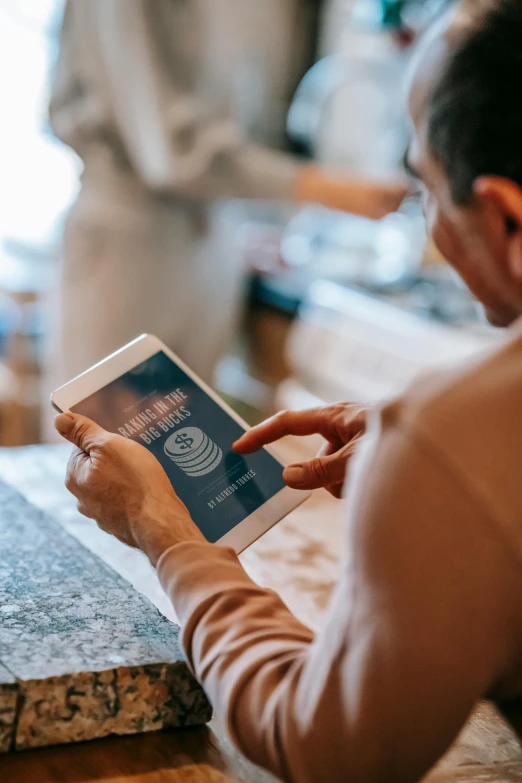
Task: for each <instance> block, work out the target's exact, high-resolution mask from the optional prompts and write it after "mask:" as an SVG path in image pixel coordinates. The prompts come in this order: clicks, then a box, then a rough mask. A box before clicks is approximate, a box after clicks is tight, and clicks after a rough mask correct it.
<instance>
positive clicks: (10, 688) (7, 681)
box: [0, 664, 18, 753]
mask: <svg viewBox="0 0 522 783" xmlns="http://www.w3.org/2000/svg"><path fill="white" fill-rule="evenodd" d="M17 703H18V683H17V682H16V680H15V678H14V677H13V676H12V675H11V673H10V672H8V671H7V669H6V668H5V667H4V666H2V665H1V664H0V753H7V752H8V751H9V750H11V747H12V745H13V735H14V731H15V725H16V715H17Z"/></svg>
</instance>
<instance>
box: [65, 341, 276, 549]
mask: <svg viewBox="0 0 522 783" xmlns="http://www.w3.org/2000/svg"><path fill="white" fill-rule="evenodd" d="M72 410H73V411H74V412H75V413H80V414H82V415H84V416H87V417H89V418H90V419H92V420H93V421H96V422H97V423H98V424H100V425H101V426H102V427H104V429H106V430H109V431H110V432H118V433H119V434H120V435H123V436H124V437H126V438H132V440H135V441H137V442H138V443H141V444H142V445H144V446H145V447H146V448H147V449H149V451H151V452H152V453H153V454H154V456H155V457H157V459H158V460H159V461H160V463H161V464H162V466H163V468H164V469H165V471H166V473H167V475H168V477H169V479H170V481H171V482H172V486H173V487H174V489H175V490H176V492H177V494H178V495H179V497H180V498H181V500H182V501H183V502H184V503H185V505H186V506H187V508H188V510H189V511H190V513H191V515H192V518H193V519H194V522H195V523H196V524H197V525H198V527H199V528H200V530H201V532H202V533H203V535H204V536H205V537H206V538H207V539H208V540H209V541H211V542H212V543H214V542H216V541H218V540H219V539H220V538H222V536H224V535H225V534H226V533H228V532H229V531H230V530H232V529H233V528H234V527H235V526H236V525H238V524H239V523H240V522H242V521H243V520H244V519H246V517H248V516H249V515H250V514H252V513H253V512H254V511H256V510H257V509H258V508H260V507H261V506H262V505H263V504H264V503H265V502H266V501H267V500H269V499H270V498H271V497H273V496H274V495H276V494H277V493H278V492H280V491H281V490H282V489H283V488H284V487H285V486H286V485H285V483H284V481H283V478H282V470H283V469H282V466H281V465H280V463H279V462H277V460H275V459H274V458H273V457H272V456H271V455H270V454H269V453H268V452H267V451H260V452H258V453H257V454H251V455H247V456H240V455H239V454H236V453H235V452H234V451H232V443H234V441H235V440H237V439H238V438H239V437H240V435H242V434H243V432H244V430H243V428H242V427H241V425H240V424H238V423H237V422H236V421H235V420H234V419H232V418H231V417H230V416H229V415H228V413H227V412H226V411H224V410H223V408H221V407H220V406H219V405H218V404H217V403H216V402H215V401H214V400H213V399H212V398H211V397H209V396H208V395H207V394H206V392H205V391H204V390H203V389H202V388H201V387H200V386H198V385H197V383H195V382H194V381H193V380H192V378H190V377H189V376H188V375H187V374H186V373H185V372H184V371H183V370H182V369H181V368H180V367H178V365H177V364H175V363H174V362H173V361H172V359H170V358H169V357H168V356H167V355H166V354H165V353H163V352H159V353H157V354H155V355H154V356H152V357H150V358H149V359H147V360H146V361H145V362H143V363H142V364H140V365H138V366H137V367H135V368H134V369H133V370H131V371H130V372H128V373H126V374H125V375H123V376H122V377H121V378H118V379H117V380H115V381H112V383H109V384H108V385H107V386H105V387H103V388H102V389H100V390H99V391H97V392H95V393H94V394H93V395H91V396H90V397H87V399H85V400H83V401H82V402H80V403H78V404H77V405H75V406H74V407H73V408H72Z"/></svg>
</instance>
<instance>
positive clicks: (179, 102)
mask: <svg viewBox="0 0 522 783" xmlns="http://www.w3.org/2000/svg"><path fill="white" fill-rule="evenodd" d="M89 2H92V3H93V4H94V3H96V4H97V8H96V10H95V14H96V19H97V32H98V45H99V51H100V56H101V58H102V62H103V66H104V71H105V75H106V83H105V90H106V93H107V99H108V100H109V103H110V106H111V110H112V112H113V116H114V121H115V124H116V126H117V131H118V134H119V135H120V137H121V139H122V140H123V143H124V145H125V148H126V151H127V154H128V155H129V158H130V160H131V162H132V165H133V167H134V168H135V170H136V172H137V173H138V175H139V176H140V178H141V180H142V181H143V182H144V183H145V184H146V185H147V186H148V187H149V188H150V189H151V190H153V191H157V192H159V193H165V194H170V195H174V196H179V197H182V198H189V199H203V200H212V199H216V198H254V199H293V200H296V201H299V202H316V203H320V204H323V205H325V206H328V207H331V208H334V209H342V210H346V211H348V212H353V213H357V214H362V215H365V216H368V217H375V218H380V217H382V216H383V215H385V214H387V213H388V212H390V211H393V210H394V209H396V208H397V207H398V206H399V204H400V202H401V200H402V198H403V197H404V195H405V190H404V189H403V183H402V182H401V181H398V182H392V183H379V182H375V183H374V182H370V181H368V180H365V179H363V178H350V177H343V176H340V175H338V174H335V173H333V172H328V171H324V170H323V169H322V168H321V167H318V166H315V165H311V164H305V163H301V162H299V161H298V159H297V158H295V157H293V156H291V155H288V154H285V153H282V152H277V151H275V150H271V149H269V148H265V147H262V146H260V145H256V144H251V143H249V142H248V141H247V140H245V139H244V138H243V137H242V135H241V133H240V131H239V128H238V126H237V124H236V122H235V121H234V118H233V113H232V111H231V110H230V108H226V109H224V108H223V107H221V108H219V107H218V106H217V105H216V107H215V108H213V109H211V110H209V108H208V106H206V105H204V104H203V102H202V101H201V100H200V98H199V96H198V95H197V94H195V93H193V92H191V90H190V87H189V86H188V85H187V83H186V82H187V78H186V75H185V74H181V73H176V70H175V68H176V63H175V59H176V58H175V56H172V57H171V58H170V59H168V58H166V56H165V50H164V47H165V37H166V35H165V32H164V31H162V32H163V34H162V35H161V36H160V33H158V32H156V33H155V32H154V28H155V25H158V24H160V21H161V20H159V19H158V18H157V10H158V9H157V7H156V6H155V4H150V3H148V0H89ZM190 8H191V3H187V2H185V3H184V4H183V8H178V9H176V8H173V9H172V14H174V13H176V14H178V16H179V23H180V25H184V27H185V29H180V30H174V29H172V28H170V30H171V31H172V34H173V35H174V34H176V35H177V37H178V41H179V40H181V43H179V44H178V45H179V46H180V47H184V48H186V42H185V43H184V42H183V40H184V39H187V40H189V41H192V36H193V34H194V30H193V29H190V27H191V26H193V27H194V28H197V25H198V19H197V14H196V13H194V14H192V15H191V14H190ZM173 27H174V25H173ZM160 37H161V38H162V41H160V40H159V39H160ZM193 43H194V46H196V47H197V45H198V41H197V35H196V38H195V40H194V42H193ZM162 44H163V48H162ZM176 45H177V44H176V41H172V42H169V43H168V46H169V47H170V48H171V49H172V50H173V51H174V50H175V48H176ZM174 54H175V52H174ZM179 60H180V62H181V63H182V62H183V60H182V58H179ZM179 67H180V64H179V63H178V70H179Z"/></svg>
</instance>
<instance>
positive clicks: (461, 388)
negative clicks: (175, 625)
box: [158, 324, 522, 783]
mask: <svg viewBox="0 0 522 783" xmlns="http://www.w3.org/2000/svg"><path fill="white" fill-rule="evenodd" d="M350 479H351V480H350V483H349V488H348V491H347V495H348V499H347V502H346V553H345V557H344V565H343V569H342V576H341V579H340V582H339V584H338V587H337V589H336V592H335V594H334V596H333V598H332V601H331V604H330V607H329V611H328V616H327V619H326V623H325V626H324V629H323V631H322V632H321V633H319V634H318V635H317V636H316V637H315V638H314V635H313V634H312V633H311V632H310V631H309V630H308V629H307V628H305V627H304V626H303V625H301V624H300V623H299V622H298V621H297V620H296V619H295V618H294V617H293V615H292V614H291V613H290V612H289V611H288V609H287V608H286V607H285V605H284V604H283V603H282V601H281V600H280V599H279V598H278V596H277V595H275V594H274V593H272V592H270V591H268V590H263V589H261V588H259V587H258V586H257V585H255V584H254V583H253V582H252V581H251V580H250V579H249V577H248V576H247V575H246V574H245V572H244V571H243V569H242V567H241V565H240V564H239V562H238V560H237V557H236V556H235V554H234V553H233V552H231V551H230V550H227V549H223V548H220V547H217V546H213V545H211V544H204V543H190V544H182V545H179V546H176V547H173V548H172V549H170V550H168V551H167V552H166V553H165V554H164V555H163V557H162V559H161V560H160V563H159V566H158V570H159V576H160V579H161V581H162V584H163V586H164V588H165V590H166V591H167V593H168V594H169V596H170V597H171V599H172V601H173V603H174V605H175V608H176V611H177V613H178V616H179V617H180V620H181V622H182V625H183V626H184V644H185V649H186V652H187V655H188V659H189V661H190V663H191V665H192V667H193V669H194V671H195V673H196V676H197V677H198V679H199V680H200V681H201V682H202V683H203V685H204V687H205V688H206V690H207V692H208V695H209V697H210V699H211V701H212V702H213V704H214V706H215V708H216V710H217V712H218V713H220V714H221V715H222V716H224V717H225V719H226V721H227V725H228V729H229V731H230V734H231V735H232V737H233V739H234V740H235V742H236V744H237V745H238V747H239V748H240V749H241V750H242V751H243V752H244V753H245V754H246V755H248V756H249V757H250V758H251V759H252V760H254V761H255V762H257V763H258V764H260V765H262V766H264V767H266V768H268V769H270V770H272V771H273V772H275V773H276V774H277V775H279V776H280V777H282V778H283V779H285V780H291V781H295V782H296V783H312V782H313V783H317V782H318V781H321V782H322V781H324V783H336V781H348V780H353V781H357V783H364V781H371V782H372V783H375V782H376V781H386V783H393V781H397V782H398V781H400V783H408V781H415V780H418V779H419V778H420V777H422V776H423V774H424V773H425V772H427V771H428V769H429V768H430V767H431V766H432V765H433V764H434V762H435V761H436V760H437V759H438V758H439V757H440V755H441V754H442V753H443V752H444V751H445V750H446V749H447V748H448V746H449V745H450V744H451V743H452V741H453V740H454V739H455V737H456V736H457V734H458V732H459V730H460V729H461V727H462V726H463V724H464V722H465V721H466V718H467V717H468V715H469V713H470V711H471V710H472V708H473V706H474V704H475V703H476V701H477V700H478V699H480V698H482V697H486V698H491V699H493V700H494V701H496V703H497V704H498V705H499V706H500V707H501V709H503V711H504V712H505V714H506V715H507V716H508V717H509V718H510V719H511V721H512V723H513V724H514V725H515V728H516V727H517V724H518V720H517V715H518V712H519V705H522V700H521V697H522V649H521V648H522V326H521V325H520V324H519V325H517V326H516V327H515V328H514V329H513V331H512V334H511V336H510V339H509V340H508V341H507V343H506V344H505V345H503V346H502V347H501V348H500V349H499V350H497V351H495V352H494V353H493V354H491V355H490V356H488V357H487V358H486V359H485V360H483V361H481V362H480V363H476V364H475V365H474V366H472V367H470V368H468V369H466V370H465V371H460V372H453V373H451V374H446V375H441V376H438V377H436V378H430V379H427V380H424V381H422V382H420V383H418V384H417V385H415V386H414V388H413V389H411V390H410V391H409V393H407V394H406V395H405V397H404V398H403V399H402V400H400V401H399V402H396V403H393V404H391V405H390V406H388V407H386V408H384V410H383V411H382V412H381V413H380V415H379V417H378V419H376V420H375V421H374V422H373V425H372V427H371V431H370V433H369V435H368V436H367V439H366V443H365V445H364V446H363V447H362V448H361V450H360V453H359V454H358V456H357V457H356V462H355V464H354V466H353V467H352V468H351V470H350Z"/></svg>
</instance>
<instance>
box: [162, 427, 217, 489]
mask: <svg viewBox="0 0 522 783" xmlns="http://www.w3.org/2000/svg"><path fill="white" fill-rule="evenodd" d="M164 451H165V454H166V455H167V457H170V459H171V460H172V461H173V462H174V463H175V464H176V465H177V466H178V468H181V470H182V471H183V472H184V473H186V475H187V476H193V477H196V476H205V475H206V474H207V473H211V472H212V471H213V470H215V469H216V468H217V467H218V465H219V464H220V462H221V460H222V459H223V452H222V450H221V449H220V448H219V446H217V445H216V444H215V443H214V441H213V440H211V439H210V438H209V437H208V435H205V433H204V432H203V431H202V430H200V429H198V427H183V429H180V430H176V431H175V432H173V433H172V435H171V436H170V437H169V438H167V440H166V442H165V446H164Z"/></svg>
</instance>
